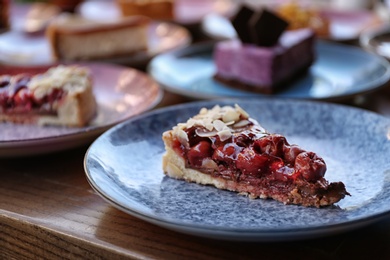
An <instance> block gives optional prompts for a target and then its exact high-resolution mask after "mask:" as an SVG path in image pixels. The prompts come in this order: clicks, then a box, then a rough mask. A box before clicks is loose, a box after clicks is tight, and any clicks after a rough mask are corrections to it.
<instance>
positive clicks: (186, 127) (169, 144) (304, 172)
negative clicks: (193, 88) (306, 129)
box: [162, 105, 349, 207]
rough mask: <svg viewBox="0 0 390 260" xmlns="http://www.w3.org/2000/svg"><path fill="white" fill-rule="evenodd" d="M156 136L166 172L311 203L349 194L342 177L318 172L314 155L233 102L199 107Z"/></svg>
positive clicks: (241, 191)
mask: <svg viewBox="0 0 390 260" xmlns="http://www.w3.org/2000/svg"><path fill="white" fill-rule="evenodd" d="M162 138H163V141H164V144H165V150H166V152H165V154H164V156H163V170H164V173H165V174H166V175H168V176H170V177H172V178H176V179H183V180H186V181H188V182H196V183H198V184H203V185H213V186H215V187H217V188H219V189H225V190H230V191H235V192H238V193H239V194H244V195H247V196H249V197H250V198H262V199H267V198H272V199H274V200H277V201H280V202H282V203H284V204H297V205H303V206H313V207H323V206H329V205H332V204H334V203H336V202H338V201H340V200H341V199H343V198H344V197H345V196H346V195H349V193H348V192H347V191H346V188H345V185H344V184H343V183H342V182H333V183H329V182H328V181H327V180H326V179H325V178H324V176H325V172H326V164H325V162H324V160H323V159H322V158H321V157H320V156H318V155H317V154H315V153H314V152H310V151H305V150H304V149H302V148H300V147H299V146H297V145H291V144H289V143H288V142H287V140H286V138H285V137H284V136H282V135H279V134H271V133H269V132H267V131H266V130H265V129H264V128H263V127H262V126H261V125H260V124H259V123H258V122H257V121H256V120H254V119H252V118H250V117H249V115H248V113H247V112H246V111H244V110H243V109H242V108H241V107H239V106H238V105H235V106H234V107H232V106H224V107H220V106H215V107H213V108H212V109H206V108H202V109H201V110H200V112H199V114H198V115H195V116H194V117H192V118H190V119H189V120H188V121H187V122H186V123H179V124H178V125H177V126H175V127H173V129H172V130H169V131H166V132H164V133H163V136H162Z"/></svg>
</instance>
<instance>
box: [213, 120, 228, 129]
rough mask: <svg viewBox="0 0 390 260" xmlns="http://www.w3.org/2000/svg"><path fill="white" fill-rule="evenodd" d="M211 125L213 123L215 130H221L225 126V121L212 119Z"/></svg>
mask: <svg viewBox="0 0 390 260" xmlns="http://www.w3.org/2000/svg"><path fill="white" fill-rule="evenodd" d="M213 125H214V128H215V130H217V131H221V130H223V129H224V128H225V127H226V125H225V123H224V122H222V121H221V120H219V119H217V120H214V121H213Z"/></svg>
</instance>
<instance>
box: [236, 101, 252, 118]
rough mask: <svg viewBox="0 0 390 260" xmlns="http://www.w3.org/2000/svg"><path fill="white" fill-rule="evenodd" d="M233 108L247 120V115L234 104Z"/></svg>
mask: <svg viewBox="0 0 390 260" xmlns="http://www.w3.org/2000/svg"><path fill="white" fill-rule="evenodd" d="M234 107H235V108H236V110H237V111H238V112H239V113H240V114H241V115H242V116H243V117H244V118H245V119H247V118H249V114H248V113H247V112H246V111H245V110H244V109H242V108H241V107H240V106H239V105H237V104H235V105H234Z"/></svg>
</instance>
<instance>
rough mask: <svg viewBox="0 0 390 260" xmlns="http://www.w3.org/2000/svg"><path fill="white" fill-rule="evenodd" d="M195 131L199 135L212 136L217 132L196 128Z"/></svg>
mask: <svg viewBox="0 0 390 260" xmlns="http://www.w3.org/2000/svg"><path fill="white" fill-rule="evenodd" d="M195 133H196V134H197V135H198V136H200V137H212V136H216V135H217V134H218V132H217V131H204V130H202V129H196V130H195Z"/></svg>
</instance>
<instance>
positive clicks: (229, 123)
mask: <svg viewBox="0 0 390 260" xmlns="http://www.w3.org/2000/svg"><path fill="white" fill-rule="evenodd" d="M233 124H234V121H230V122H226V123H225V125H227V126H229V125H233Z"/></svg>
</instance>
